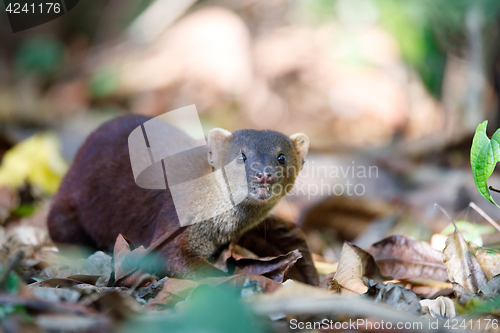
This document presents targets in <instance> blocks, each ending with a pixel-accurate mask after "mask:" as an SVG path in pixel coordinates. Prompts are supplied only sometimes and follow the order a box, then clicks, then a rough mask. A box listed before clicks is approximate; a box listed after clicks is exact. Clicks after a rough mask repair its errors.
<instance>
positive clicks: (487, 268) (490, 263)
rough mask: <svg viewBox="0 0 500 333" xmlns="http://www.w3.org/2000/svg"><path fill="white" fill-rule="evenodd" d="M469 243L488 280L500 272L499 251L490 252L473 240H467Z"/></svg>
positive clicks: (470, 249)
mask: <svg viewBox="0 0 500 333" xmlns="http://www.w3.org/2000/svg"><path fill="white" fill-rule="evenodd" d="M467 244H468V245H469V251H470V252H471V253H472V254H474V255H475V256H476V258H477V261H478V262H479V266H481V269H482V270H483V272H484V274H486V278H487V279H488V281H489V280H491V279H492V278H493V277H494V276H496V275H498V274H500V258H499V256H498V253H496V252H494V253H493V251H490V252H488V251H486V250H485V249H483V248H482V247H479V246H477V245H476V244H474V243H471V242H467Z"/></svg>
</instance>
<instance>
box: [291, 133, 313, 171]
mask: <svg viewBox="0 0 500 333" xmlns="http://www.w3.org/2000/svg"><path fill="white" fill-rule="evenodd" d="M290 139H291V140H292V142H293V144H294V145H295V150H296V151H297V159H298V160H299V163H300V166H301V168H302V165H303V164H304V158H305V157H306V155H307V152H308V151H309V138H308V137H307V135H305V134H304V133H295V134H294V135H291V136H290Z"/></svg>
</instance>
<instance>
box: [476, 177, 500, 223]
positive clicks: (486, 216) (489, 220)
mask: <svg viewBox="0 0 500 333" xmlns="http://www.w3.org/2000/svg"><path fill="white" fill-rule="evenodd" d="M490 189H491V186H490ZM469 206H470V207H471V208H472V209H474V210H475V211H476V212H478V213H479V215H481V216H482V217H484V219H485V220H486V221H488V222H489V223H490V224H491V225H492V226H494V227H495V228H496V229H497V230H498V231H500V225H498V223H496V222H495V221H494V220H493V219H492V218H491V217H490V216H489V215H488V214H486V213H485V212H484V210H482V209H481V208H479V206H478V205H476V204H475V203H473V202H472V201H471V202H469Z"/></svg>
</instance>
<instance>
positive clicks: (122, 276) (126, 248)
mask: <svg viewBox="0 0 500 333" xmlns="http://www.w3.org/2000/svg"><path fill="white" fill-rule="evenodd" d="M145 254H146V249H145V248H144V246H140V247H138V248H136V249H134V250H133V251H132V250H131V249H130V243H129V242H128V241H127V240H126V239H125V238H124V237H123V236H122V234H119V235H118V237H117V238H116V242H115V247H114V249H113V258H114V269H115V281H120V280H121V281H120V285H121V286H127V287H130V286H133V285H134V284H136V283H137V282H138V280H139V279H141V276H142V271H141V270H140V269H137V267H138V266H137V264H138V263H139V262H140V261H141V258H143V257H144V255H145Z"/></svg>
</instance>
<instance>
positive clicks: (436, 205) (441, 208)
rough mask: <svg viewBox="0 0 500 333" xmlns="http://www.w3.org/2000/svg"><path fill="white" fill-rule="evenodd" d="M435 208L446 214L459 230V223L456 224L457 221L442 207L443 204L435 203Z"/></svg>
mask: <svg viewBox="0 0 500 333" xmlns="http://www.w3.org/2000/svg"><path fill="white" fill-rule="evenodd" d="M434 208H436V209H439V210H440V211H441V212H442V213H443V214H444V215H446V217H447V218H448V219H449V220H450V221H451V223H453V226H454V227H455V230H457V231H458V228H457V225H456V224H455V221H454V220H453V219H452V218H451V216H450V214H448V212H447V211H445V210H444V208H443V207H441V205H439V204H437V203H435V204H434Z"/></svg>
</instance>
